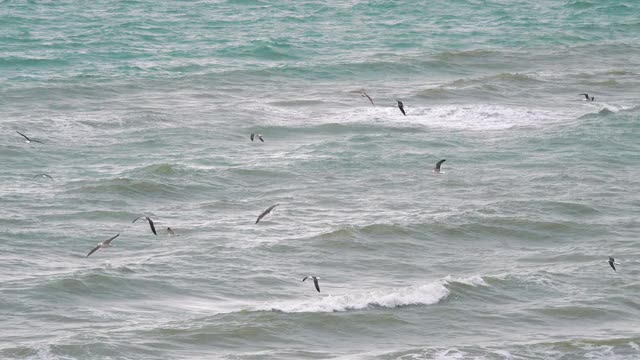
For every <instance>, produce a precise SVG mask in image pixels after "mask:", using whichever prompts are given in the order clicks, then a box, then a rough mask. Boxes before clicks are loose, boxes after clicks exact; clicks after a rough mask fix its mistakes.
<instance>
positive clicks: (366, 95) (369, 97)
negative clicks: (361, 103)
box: [362, 91, 376, 106]
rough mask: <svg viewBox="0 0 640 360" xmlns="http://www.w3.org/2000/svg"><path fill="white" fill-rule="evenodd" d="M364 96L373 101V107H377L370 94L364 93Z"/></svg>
mask: <svg viewBox="0 0 640 360" xmlns="http://www.w3.org/2000/svg"><path fill="white" fill-rule="evenodd" d="M362 96H365V97H366V98H367V99H369V101H371V105H373V106H376V104H374V103H373V99H372V98H371V96H369V94H367V93H366V92H364V91H363V92H362Z"/></svg>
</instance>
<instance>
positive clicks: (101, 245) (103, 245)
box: [87, 233, 120, 257]
mask: <svg viewBox="0 0 640 360" xmlns="http://www.w3.org/2000/svg"><path fill="white" fill-rule="evenodd" d="M118 236H120V233H117V234H116V236H114V237H112V238H109V239H107V240H105V241H103V242H101V243H98V246H96V247H94V248H93V249H91V251H89V253H88V254H87V257H89V255H91V254H93V253H94V252H96V251H98V249H100V248H108V247H110V246H111V242H112V241H113V239H115V238H117V237H118Z"/></svg>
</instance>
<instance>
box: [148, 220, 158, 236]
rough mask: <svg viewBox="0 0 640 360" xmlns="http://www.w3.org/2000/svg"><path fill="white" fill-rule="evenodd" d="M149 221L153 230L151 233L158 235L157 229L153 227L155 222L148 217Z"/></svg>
mask: <svg viewBox="0 0 640 360" xmlns="http://www.w3.org/2000/svg"><path fill="white" fill-rule="evenodd" d="M147 221H148V222H149V227H150V228H151V232H152V233H153V235H158V233H157V232H156V227H155V226H154V225H153V220H151V218H149V217H147Z"/></svg>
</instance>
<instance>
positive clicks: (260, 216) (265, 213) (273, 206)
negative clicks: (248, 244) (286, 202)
mask: <svg viewBox="0 0 640 360" xmlns="http://www.w3.org/2000/svg"><path fill="white" fill-rule="evenodd" d="M278 205H280V204H275V205H271V206H269V208H268V209H267V210H265V211H263V212H262V214H260V215H258V220H256V224H257V223H258V222H260V220H261V219H262V218H263V217H265V216H266V215H267V214H269V213H270V212H271V210H273V209H274V208H275V207H276V206H278Z"/></svg>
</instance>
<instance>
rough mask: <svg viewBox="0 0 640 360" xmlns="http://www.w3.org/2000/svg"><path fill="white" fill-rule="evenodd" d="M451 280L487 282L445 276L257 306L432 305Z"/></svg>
mask: <svg viewBox="0 0 640 360" xmlns="http://www.w3.org/2000/svg"><path fill="white" fill-rule="evenodd" d="M450 284H463V285H469V286H488V285H487V283H485V282H484V280H483V279H482V278H481V277H479V276H475V277H469V278H452V277H446V278H444V279H440V280H437V281H435V282H432V283H429V284H423V285H413V286H407V287H401V288H395V289H385V290H375V291H371V292H363V293H354V294H344V295H335V296H334V295H328V296H325V297H322V298H321V299H318V300H302V301H301V300H295V301H286V302H278V303H275V304H265V305H263V306H260V307H258V308H257V309H256V310H262V311H279V312H285V313H302V312H338V311H348V310H364V309H368V308H376V307H382V308H397V307H403V306H409V305H432V304H437V303H439V302H440V301H442V300H444V299H446V298H447V297H448V296H449V293H450V291H449V289H448V285H450Z"/></svg>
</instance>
